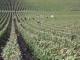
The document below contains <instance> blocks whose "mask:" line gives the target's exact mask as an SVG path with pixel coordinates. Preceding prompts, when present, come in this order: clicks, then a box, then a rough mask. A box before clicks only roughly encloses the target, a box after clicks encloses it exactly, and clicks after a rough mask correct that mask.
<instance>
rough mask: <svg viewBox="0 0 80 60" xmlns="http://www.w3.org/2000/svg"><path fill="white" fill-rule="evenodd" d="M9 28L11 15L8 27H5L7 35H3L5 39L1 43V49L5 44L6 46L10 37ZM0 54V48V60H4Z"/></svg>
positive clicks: (0, 51) (0, 50)
mask: <svg viewBox="0 0 80 60" xmlns="http://www.w3.org/2000/svg"><path fill="white" fill-rule="evenodd" d="M11 26H12V14H11V17H10V22H9V25H8V27H7V33H6V35H5V38H4V41H3V43H2V47H4V46H5V45H6V44H7V41H8V39H9V37H10V32H11ZM1 53H2V49H1V47H0V60H4V59H3V58H2V57H1Z"/></svg>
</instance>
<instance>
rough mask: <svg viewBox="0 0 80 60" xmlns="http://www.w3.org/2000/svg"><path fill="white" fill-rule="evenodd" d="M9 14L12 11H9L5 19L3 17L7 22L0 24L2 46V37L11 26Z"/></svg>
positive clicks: (0, 42)
mask: <svg viewBox="0 0 80 60" xmlns="http://www.w3.org/2000/svg"><path fill="white" fill-rule="evenodd" d="M5 15H6V13H5ZM9 16H10V13H8V15H7V16H6V17H5V16H4V17H5V18H4V20H3V19H2V20H3V21H4V22H5V21H6V22H5V23H4V22H3V23H4V24H3V23H1V24H0V26H1V27H2V28H1V27H0V28H1V29H0V46H1V44H2V42H3V39H1V38H2V36H4V34H5V32H6V31H7V28H8V26H9V22H10V17H9Z"/></svg>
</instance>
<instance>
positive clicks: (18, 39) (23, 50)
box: [14, 17, 33, 60]
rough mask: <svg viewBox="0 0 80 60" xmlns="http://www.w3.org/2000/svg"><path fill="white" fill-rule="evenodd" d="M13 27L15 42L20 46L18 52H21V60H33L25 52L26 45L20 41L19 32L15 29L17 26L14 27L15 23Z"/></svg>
mask: <svg viewBox="0 0 80 60" xmlns="http://www.w3.org/2000/svg"><path fill="white" fill-rule="evenodd" d="M17 20H18V17H17ZM14 26H15V32H16V35H17V42H18V44H19V46H20V51H21V55H22V59H23V60H33V59H32V58H31V56H30V54H29V52H28V51H27V49H26V45H25V43H24V41H23V39H22V36H21V35H20V33H19V31H18V28H17V25H16V21H14Z"/></svg>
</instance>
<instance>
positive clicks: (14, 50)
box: [2, 20, 21, 60]
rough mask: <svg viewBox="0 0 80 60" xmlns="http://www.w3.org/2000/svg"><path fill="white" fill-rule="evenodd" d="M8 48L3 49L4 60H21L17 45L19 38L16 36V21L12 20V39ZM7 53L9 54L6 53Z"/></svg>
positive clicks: (7, 45) (8, 43) (10, 38)
mask: <svg viewBox="0 0 80 60" xmlns="http://www.w3.org/2000/svg"><path fill="white" fill-rule="evenodd" d="M8 40H9V41H8V42H7V44H6V46H5V47H4V48H3V52H2V57H3V59H4V60H21V52H20V50H19V45H18V43H17V36H16V34H15V28H14V20H12V27H11V33H10V37H9V39H8ZM6 51H7V52H6Z"/></svg>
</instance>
